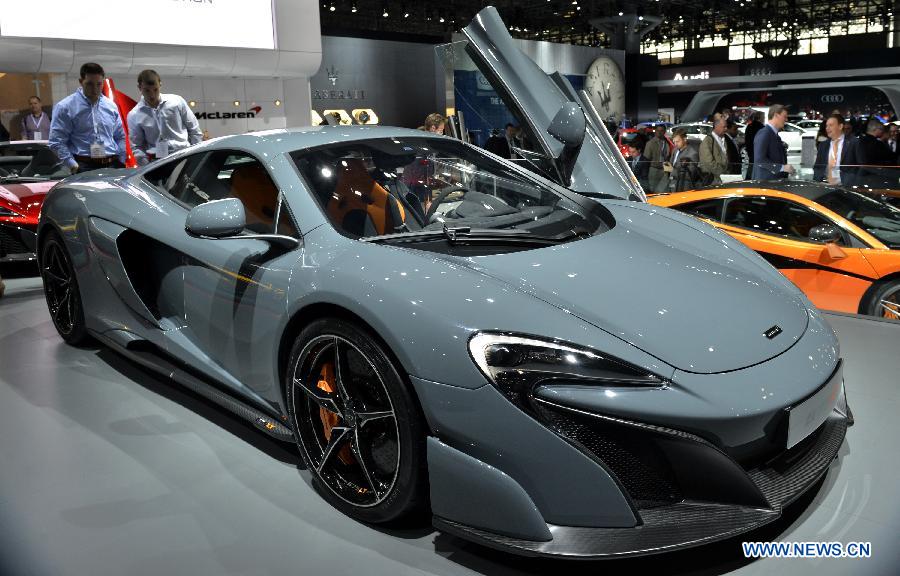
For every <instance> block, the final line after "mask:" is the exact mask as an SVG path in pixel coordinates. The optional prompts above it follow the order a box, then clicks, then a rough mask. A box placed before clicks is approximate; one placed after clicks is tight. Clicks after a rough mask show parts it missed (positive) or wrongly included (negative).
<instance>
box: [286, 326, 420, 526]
mask: <svg viewBox="0 0 900 576" xmlns="http://www.w3.org/2000/svg"><path fill="white" fill-rule="evenodd" d="M286 379H287V381H286V382H285V386H286V397H287V406H288V413H289V415H290V417H291V422H292V424H293V426H294V431H295V434H296V438H297V444H298V447H299V449H300V454H301V456H302V457H303V460H304V462H305V464H306V466H307V469H308V470H309V471H310V473H312V475H313V480H314V483H315V485H316V487H317V489H318V490H319V492H321V493H322V495H323V496H325V498H326V499H328V500H329V501H330V502H331V503H332V504H333V505H334V506H335V507H337V508H338V509H340V510H342V511H343V512H345V513H346V514H348V515H350V516H353V517H355V518H358V519H360V520H363V521H366V522H375V523H381V522H389V521H393V520H397V519H400V518H401V517H404V516H407V515H409V514H410V513H412V512H415V511H418V510H419V509H420V508H421V507H422V504H423V503H424V501H425V492H426V487H425V483H426V476H425V474H426V473H425V448H424V446H425V429H424V426H423V423H422V418H421V416H420V415H419V408H418V405H417V404H416V402H415V400H414V399H413V397H412V395H411V394H410V392H409V388H408V386H407V385H406V383H405V382H404V380H403V379H402V378H401V377H400V374H399V372H398V371H397V369H396V368H395V367H394V364H393V362H392V361H391V359H390V357H389V356H388V355H387V354H386V352H385V350H384V349H383V348H382V346H381V345H380V343H379V342H378V341H377V340H376V339H375V338H374V337H373V336H372V335H371V334H369V333H368V331H365V330H361V329H359V328H357V327H355V326H353V325H352V324H350V323H348V322H346V321H344V320H339V319H321V320H317V321H314V322H312V323H311V324H310V325H309V326H307V327H306V328H305V329H304V330H303V331H302V332H301V333H300V335H299V336H298V337H297V340H296V342H295V343H294V346H293V349H292V351H291V359H290V362H289V364H288V371H287V374H286Z"/></svg>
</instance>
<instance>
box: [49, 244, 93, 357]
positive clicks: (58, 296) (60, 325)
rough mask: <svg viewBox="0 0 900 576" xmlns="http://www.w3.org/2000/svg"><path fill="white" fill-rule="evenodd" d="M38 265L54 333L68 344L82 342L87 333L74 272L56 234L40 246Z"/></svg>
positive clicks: (66, 252)
mask: <svg viewBox="0 0 900 576" xmlns="http://www.w3.org/2000/svg"><path fill="white" fill-rule="evenodd" d="M40 266H41V278H42V279H43V281H44V297H45V298H46V299H47V308H48V310H49V311H50V318H51V319H52V320H53V325H54V326H55V327H56V331H57V332H59V335H60V336H61V337H62V339H63V340H65V341H66V342H67V343H69V344H73V345H75V344H80V343H82V342H84V341H85V340H87V338H88V333H87V327H86V326H85V323H84V308H83V307H82V304H81V293H80V292H79V291H78V281H77V279H76V278H75V269H74V268H73V267H72V261H71V259H70V258H69V251H68V250H67V249H66V246H65V243H64V242H63V239H62V238H61V237H60V236H59V234H57V233H56V232H50V233H49V237H48V238H47V239H46V240H45V241H44V243H43V245H42V247H41V259H40Z"/></svg>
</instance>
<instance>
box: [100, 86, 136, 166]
mask: <svg viewBox="0 0 900 576" xmlns="http://www.w3.org/2000/svg"><path fill="white" fill-rule="evenodd" d="M103 95H104V96H106V97H107V98H109V99H110V100H112V101H113V102H114V103H115V105H116V108H118V109H119V116H120V117H121V118H122V127H123V128H125V166H126V167H127V168H135V167H136V166H137V161H136V160H135V159H134V154H132V153H131V139H130V138H129V137H128V113H129V112H131V109H132V108H134V107H135V106H136V105H137V102H135V101H134V100H132V99H131V98H129V97H128V96H127V95H125V94H123V93H121V92H119V91H118V90H116V84H115V82H113V81H112V78H107V79H106V80H104V81H103Z"/></svg>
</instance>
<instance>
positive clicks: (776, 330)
mask: <svg viewBox="0 0 900 576" xmlns="http://www.w3.org/2000/svg"><path fill="white" fill-rule="evenodd" d="M782 332H784V330H782V329H781V326H779V325H778V324H776V325H774V326H772V327H771V328H769V329H768V330H766V331H765V332H763V334H765V336H766V338H768V339H769V340H771V339H772V338H774V337H776V336H778V335H779V334H781V333H782Z"/></svg>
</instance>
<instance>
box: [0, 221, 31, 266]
mask: <svg viewBox="0 0 900 576" xmlns="http://www.w3.org/2000/svg"><path fill="white" fill-rule="evenodd" d="M34 228H35V226H28V225H19V224H10V223H8V222H4V223H2V224H0V262H16V261H24V260H34V259H36V258H37V256H36V255H35V251H36V249H37V248H36V247H37V234H36V233H35V230H34Z"/></svg>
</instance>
